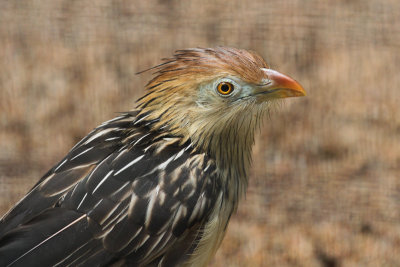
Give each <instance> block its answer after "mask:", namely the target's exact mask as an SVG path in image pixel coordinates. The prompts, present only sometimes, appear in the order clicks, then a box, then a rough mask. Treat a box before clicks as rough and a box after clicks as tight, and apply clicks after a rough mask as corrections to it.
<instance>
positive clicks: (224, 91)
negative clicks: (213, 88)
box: [217, 82, 233, 95]
mask: <svg viewBox="0 0 400 267" xmlns="http://www.w3.org/2000/svg"><path fill="white" fill-rule="evenodd" d="M217 90H218V93H220V94H221V95H229V94H230V93H232V92H233V84H231V83H228V82H221V83H219V84H218V86H217Z"/></svg>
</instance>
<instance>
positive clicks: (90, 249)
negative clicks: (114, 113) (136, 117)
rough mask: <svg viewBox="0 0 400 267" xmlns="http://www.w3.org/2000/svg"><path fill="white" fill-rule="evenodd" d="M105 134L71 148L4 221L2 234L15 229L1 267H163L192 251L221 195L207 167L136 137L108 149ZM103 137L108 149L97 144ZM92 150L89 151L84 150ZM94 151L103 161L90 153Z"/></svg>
mask: <svg viewBox="0 0 400 267" xmlns="http://www.w3.org/2000/svg"><path fill="white" fill-rule="evenodd" d="M119 122H121V120H120V121H119ZM112 123H116V122H112ZM131 126H132V125H131ZM106 129H107V128H104V129H102V130H99V131H97V132H94V133H93V134H91V135H90V136H91V137H90V136H89V137H87V138H85V139H84V140H82V141H81V142H80V143H79V144H78V145H77V146H75V147H74V149H73V150H72V151H71V152H70V154H69V155H68V156H67V157H66V158H65V159H64V160H63V161H62V162H61V164H59V165H58V166H56V167H55V168H54V169H53V170H52V171H51V172H50V174H49V175H47V177H45V178H44V179H42V180H41V182H40V183H38V185H37V186H36V187H35V188H34V189H33V190H32V191H31V192H30V195H32V197H30V195H28V197H26V198H25V199H24V200H23V201H22V202H20V203H19V205H18V206H17V208H15V209H14V210H13V211H11V212H10V214H9V215H8V216H6V217H5V218H3V222H2V223H3V224H5V227H7V226H8V225H7V222H12V227H11V228H10V227H9V229H13V228H14V229H13V230H11V231H9V232H8V233H7V234H6V235H5V236H4V237H3V238H2V239H0V255H1V254H2V255H7V256H6V257H2V256H1V257H0V258H1V259H2V260H3V259H4V263H2V262H1V261H2V260H0V263H2V264H0V265H1V266H3V265H6V266H7V264H16V266H23V265H24V264H25V263H29V264H30V265H32V259H40V264H41V265H43V264H45V265H54V264H59V265H61V266H64V265H76V264H84V265H88V266H89V265H99V264H100V265H102V264H107V263H110V260H111V261H112V260H113V259H115V260H117V258H124V257H127V258H129V261H130V262H131V263H133V264H135V265H138V264H149V263H150V262H152V261H153V262H154V261H162V262H163V263H164V264H165V265H166V266H168V265H169V263H173V262H174V261H175V260H176V258H182V257H183V256H184V254H185V251H186V253H190V252H191V251H193V247H191V246H192V244H193V243H195V240H196V238H197V235H198V234H201V226H202V223H203V222H204V218H205V217H206V216H207V215H208V213H209V212H210V210H211V209H212V207H213V203H214V202H215V199H213V198H214V196H218V192H217V194H215V193H216V192H215V191H216V190H218V191H219V190H220V189H221V185H219V184H218V179H216V167H215V164H214V162H213V161H212V160H210V159H208V158H207V157H206V155H204V154H196V153H193V152H192V150H191V147H190V144H186V145H185V146H181V145H180V144H179V140H177V139H174V138H170V137H162V136H161V137H155V136H152V137H151V138H150V140H152V142H148V141H146V139H147V140H149V136H148V135H150V133H144V132H140V131H139V130H137V131H138V132H139V134H136V135H135V134H130V135H129V138H128V139H129V140H128V142H123V143H124V144H125V145H123V146H121V147H118V146H117V145H115V144H116V143H115V144H114V145H111V146H107V145H106V144H105V142H108V141H110V142H111V141H112V140H110V139H113V138H116V137H118V136H119V135H114V136H113V135H112V132H113V131H114V130H110V131H109V132H107V133H104V132H103V134H99V133H101V131H106ZM96 133H97V136H96ZM105 134H110V137H108V138H106V139H109V140H108V141H106V139H105V138H101V139H102V142H100V141H99V140H97V141H96V139H98V138H100V136H104V135H105ZM146 137H147V138H146ZM115 140H116V139H115ZM92 142H96V145H95V146H93V147H96V148H92V149H90V147H92V146H91V145H93V143H92ZM120 143H121V142H120ZM93 149H99V150H98V152H99V153H102V155H103V156H102V159H98V158H99V156H97V158H96V155H95V154H93V155H92V154H91V153H90V151H91V150H93ZM95 158H96V159H95ZM74 160H76V161H79V162H81V164H73V161H74ZM61 173H64V174H63V175H62V176H60V174H61ZM28 198H29V199H28ZM16 209H17V210H16ZM15 210H16V211H15ZM21 212H23V215H22V216H19V213H21ZM10 216H11V219H9V217H10ZM18 216H19V217H18ZM174 247H175V248H176V250H177V251H172V252H171V248H174ZM167 250H169V253H168V254H165V252H166V251H167ZM49 251H51V255H49V254H48V253H49Z"/></svg>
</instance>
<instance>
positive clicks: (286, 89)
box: [256, 69, 306, 100]
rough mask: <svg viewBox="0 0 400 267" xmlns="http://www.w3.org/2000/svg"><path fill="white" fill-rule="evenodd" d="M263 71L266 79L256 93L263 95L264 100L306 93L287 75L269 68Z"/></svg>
mask: <svg viewBox="0 0 400 267" xmlns="http://www.w3.org/2000/svg"><path fill="white" fill-rule="evenodd" d="M264 71H265V74H266V76H267V79H268V81H267V83H266V84H265V85H262V86H260V88H259V90H257V91H258V92H256V94H257V95H260V96H261V95H263V96H264V97H263V98H266V99H265V100H267V99H271V98H285V97H296V96H305V95H306V92H305V91H304V88H303V87H302V86H301V85H300V84H299V83H298V82H296V81H295V80H294V79H292V78H290V77H289V76H286V75H284V74H282V73H280V72H277V71H275V70H271V69H264Z"/></svg>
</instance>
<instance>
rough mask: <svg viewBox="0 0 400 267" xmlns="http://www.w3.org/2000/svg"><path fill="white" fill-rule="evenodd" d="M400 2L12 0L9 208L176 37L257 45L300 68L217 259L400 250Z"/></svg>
mask: <svg viewBox="0 0 400 267" xmlns="http://www.w3.org/2000/svg"><path fill="white" fill-rule="evenodd" d="M399 18H400V2H399V1H398V0H385V1H380V0H365V1H361V0H359V1H357V0H354V1H323V0H310V1H301V0H281V1H262V0H252V1H242V0H234V1H211V0H207V1H200V0H196V1H194V0H193V1H174V0H170V1H154V0H150V1H120V0H114V1H111V0H99V1H87V0H83V1H71V0H62V1H61V0H37V1H25V0H20V1H4V0H3V1H0V199H1V201H0V212H1V213H3V212H5V211H6V210H7V209H8V208H10V207H11V206H12V205H13V203H15V202H16V201H17V200H18V199H20V198H21V197H22V196H23V195H24V194H25V193H26V192H27V190H29V189H30V187H31V186H32V185H33V184H35V182H36V181H37V180H38V179H39V178H40V177H41V175H42V174H44V173H45V172H46V171H47V170H48V169H49V168H51V167H52V166H53V165H54V164H55V163H56V162H57V161H59V160H60V159H61V158H62V156H63V155H65V154H66V152H67V151H68V149H70V148H71V147H72V146H73V145H74V144H75V143H76V142H77V141H78V140H79V139H80V138H82V137H83V136H85V135H86V134H87V133H88V132H89V131H90V130H91V129H92V128H94V127H95V126H97V125H98V124H99V123H101V122H102V121H105V120H107V119H110V118H112V117H113V116H114V115H115V112H117V111H126V110H129V109H131V108H132V107H134V106H135V99H136V98H137V97H138V96H140V95H141V94H142V93H143V86H144V84H145V82H146V81H147V80H148V79H149V78H150V77H151V74H150V73H144V74H142V75H135V73H136V72H138V71H140V70H143V69H146V68H148V67H151V66H153V65H155V64H157V63H159V59H160V58H162V57H166V56H170V55H171V53H172V52H173V51H174V50H175V49H180V48H187V47H196V46H201V47H209V46H217V45H226V46H234V47H239V48H246V49H252V50H255V51H257V52H258V53H260V54H261V55H262V56H263V57H264V58H265V59H266V60H267V61H268V62H269V64H270V65H271V66H272V67H273V68H275V69H277V70H279V71H282V72H284V73H287V74H289V75H291V76H292V77H295V78H296V79H297V80H298V81H300V82H301V83H302V85H303V86H304V87H305V88H306V90H307V93H308V96H307V97H306V98H298V99H288V100H287V101H286V100H285V101H284V104H282V105H281V106H280V108H279V109H278V111H276V112H273V113H272V114H271V116H270V118H266V120H265V124H264V127H263V129H262V134H260V135H258V136H257V140H256V146H255V149H254V157H253V158H254V163H253V169H252V173H251V179H250V188H249V190H248V194H247V198H246V200H245V201H242V203H241V206H240V209H239V211H238V214H237V215H236V216H235V217H234V218H233V220H232V222H231V224H230V226H229V228H228V233H227V236H226V238H225V240H224V242H223V245H222V248H221V249H220V250H219V252H218V253H217V256H216V257H215V259H214V260H213V262H212V266H399V265H400V75H399V70H400V19H399Z"/></svg>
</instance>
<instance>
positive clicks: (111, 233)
mask: <svg viewBox="0 0 400 267" xmlns="http://www.w3.org/2000/svg"><path fill="white" fill-rule="evenodd" d="M154 69H156V70H157V72H156V76H155V77H154V78H153V80H151V81H150V82H149V84H148V85H147V90H148V91H147V94H146V95H144V96H143V97H142V98H140V99H139V100H138V105H137V107H136V108H135V109H134V110H133V111H130V112H126V113H123V114H122V115H121V116H119V117H117V118H115V119H113V120H110V121H108V122H105V123H103V124H102V125H100V126H99V127H98V128H96V129H95V130H93V131H92V132H91V133H90V134H89V135H88V136H86V137H85V138H84V139H83V140H82V141H80V142H79V143H78V144H77V145H76V146H75V147H74V148H72V150H71V151H70V152H69V153H68V154H67V156H66V157H65V158H64V159H63V160H61V161H60V163H59V164H57V165H56V166H54V167H53V168H52V169H51V170H50V171H49V172H48V173H47V174H46V175H44V176H43V177H42V179H41V180H40V181H39V182H38V183H37V184H36V185H35V186H34V187H33V188H32V190H31V191H30V192H29V193H28V194H27V195H26V196H25V197H24V198H23V199H22V200H21V201H20V202H19V203H17V204H16V205H15V206H14V208H13V209H11V210H10V211H9V212H8V213H7V214H6V215H4V217H3V218H2V219H1V222H0V266H52V265H57V266H67V265H74V266H75V265H81V266H103V265H113V264H114V265H116V266H121V265H126V266H181V265H189V266H204V265H206V264H207V262H208V261H209V260H210V258H211V257H212V256H213V255H214V253H215V252H216V250H217V248H218V246H219V245H220V243H221V241H222V239H223V236H224V233H225V230H226V227H227V224H228V221H229V218H230V217H231V215H232V213H233V212H234V211H235V209H236V208H237V205H238V201H239V199H240V197H241V195H243V193H244V192H245V190H246V186H247V169H248V166H249V164H250V159H251V147H252V144H253V139H254V131H255V129H256V127H257V125H258V124H259V122H260V119H261V118H262V115H263V113H265V111H267V110H268V104H269V103H270V101H269V100H272V99H275V98H282V97H288V96H300V95H304V91H303V89H302V88H301V86H300V85H298V84H297V83H296V82H295V81H294V80H292V79H290V78H289V77H287V76H284V75H282V74H279V73H277V72H275V71H272V70H269V69H268V66H267V64H266V63H265V62H264V60H263V59H262V58H261V57H259V56H258V55H256V54H255V53H253V52H248V51H245V50H239V49H233V48H223V47H219V48H215V49H188V50H182V51H177V52H176V54H175V55H174V56H173V57H172V58H170V59H166V60H165V62H164V63H163V64H161V65H159V66H157V67H155V68H154ZM222 83H225V84H226V83H227V84H230V85H232V88H233V91H232V92H231V93H229V94H227V95H225V92H222V93H223V94H222V93H219V91H218V90H216V87H219V86H220V84H222ZM226 88H228V87H226ZM226 88H225V89H226Z"/></svg>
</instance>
